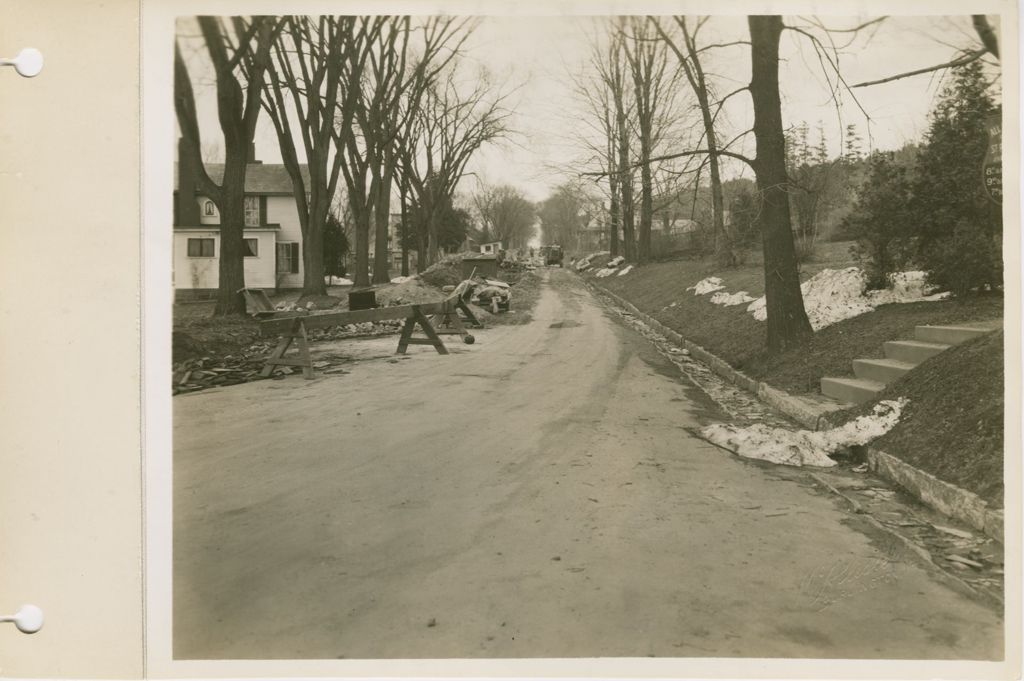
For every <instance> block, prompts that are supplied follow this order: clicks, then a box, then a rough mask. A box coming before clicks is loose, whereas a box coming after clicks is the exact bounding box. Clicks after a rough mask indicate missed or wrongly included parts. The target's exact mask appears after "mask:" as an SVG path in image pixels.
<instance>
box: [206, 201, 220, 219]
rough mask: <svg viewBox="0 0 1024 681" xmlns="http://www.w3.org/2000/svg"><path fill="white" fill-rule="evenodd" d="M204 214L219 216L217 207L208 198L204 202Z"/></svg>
mask: <svg viewBox="0 0 1024 681" xmlns="http://www.w3.org/2000/svg"><path fill="white" fill-rule="evenodd" d="M203 215H204V216H206V217H211V218H212V217H217V207H216V206H214V205H213V201H210V200H209V199H207V200H206V201H204V202H203Z"/></svg>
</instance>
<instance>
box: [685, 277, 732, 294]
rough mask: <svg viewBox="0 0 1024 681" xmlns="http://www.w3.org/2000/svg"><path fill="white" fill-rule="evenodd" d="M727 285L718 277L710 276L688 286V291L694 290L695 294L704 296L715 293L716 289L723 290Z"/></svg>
mask: <svg viewBox="0 0 1024 681" xmlns="http://www.w3.org/2000/svg"><path fill="white" fill-rule="evenodd" d="M724 288H725V286H724V285H723V284H722V280H721V279H720V278H718V277H708V278H707V279H701V280H700V281H698V282H697V283H696V284H694V285H693V286H688V287H687V288H686V290H687V291H693V295H695V296H703V295H707V294H708V293H714V292H715V291H721V290H722V289H724Z"/></svg>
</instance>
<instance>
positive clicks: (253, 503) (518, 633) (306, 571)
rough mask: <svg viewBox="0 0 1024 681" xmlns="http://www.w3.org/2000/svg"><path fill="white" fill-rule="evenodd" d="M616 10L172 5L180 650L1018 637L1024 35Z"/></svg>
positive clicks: (966, 651)
mask: <svg viewBox="0 0 1024 681" xmlns="http://www.w3.org/2000/svg"><path fill="white" fill-rule="evenodd" d="M382 7H387V5H382ZM420 7H421V8H422V7H423V6H420ZM575 9H576V10H577V12H575V13H571V12H564V13H562V14H557V15H550V14H549V15H543V16H529V15H523V14H519V13H510V14H506V15H497V14H496V15H484V14H465V13H463V14H460V13H440V12H438V13H436V14H435V13H423V12H420V13H409V14H400V13H397V12H383V11H382V12H381V13H380V14H356V13H348V14H345V13H341V14H308V15H307V14H300V15H288V14H265V15H263V14H261V15H225V14H200V15H198V16H194V15H183V16H178V17H176V19H174V20H173V53H172V52H171V50H170V49H169V47H170V45H169V44H168V45H166V46H164V45H158V47H159V48H160V49H159V51H157V52H156V54H157V55H158V57H159V59H160V60H162V61H161V62H160V63H161V66H160V68H162V69H164V70H165V71H166V73H167V75H168V78H173V86H171V84H170V82H171V81H168V84H167V85H168V87H167V92H166V95H165V96H163V98H162V99H161V100H160V102H161V104H160V106H162V107H163V109H164V111H163V115H165V116H166V117H167V119H168V125H167V126H165V127H166V129H167V130H168V131H170V130H173V135H167V136H166V139H161V140H160V144H161V145H163V146H161V147H159V148H160V149H164V150H166V153H163V152H161V154H162V155H161V156H159V159H158V163H159V164H160V168H161V172H162V175H161V177H165V178H167V179H171V178H172V177H173V183H171V182H167V183H165V184H160V185H159V187H158V191H159V192H161V195H162V196H163V197H164V199H162V200H163V201H164V202H163V203H162V204H160V205H162V206H166V207H168V208H171V207H173V210H167V211H165V213H166V215H163V217H162V219H163V221H164V223H165V224H166V227H164V226H163V225H161V229H165V231H166V232H167V233H166V234H163V235H162V236H160V241H159V243H160V244H165V245H166V248H164V247H163V246H161V249H162V250H161V252H159V253H157V254H156V256H155V257H156V258H157V260H158V261H159V262H162V263H164V265H162V267H164V268H165V269H166V272H167V273H168V275H169V277H168V278H169V279H171V281H173V284H172V285H171V288H170V289H169V290H168V293H169V295H168V296H167V300H166V301H163V300H162V299H161V301H160V302H159V305H160V308H159V311H158V314H160V315H166V316H167V318H168V319H169V322H168V331H169V334H167V333H165V334H164V340H163V342H165V343H166V344H167V346H168V354H169V355H170V358H169V360H168V366H167V368H168V369H169V371H167V372H164V373H162V374H160V376H161V378H160V379H159V381H158V383H159V385H158V386H157V387H156V388H154V389H155V390H158V391H159V392H160V393H161V394H162V395H164V396H165V398H166V399H167V403H168V404H169V405H170V416H169V417H168V418H169V421H170V425H169V436H168V437H169V442H170V444H169V448H170V463H169V470H170V472H171V475H170V477H169V482H168V484H169V490H170V491H169V495H170V496H169V504H168V505H169V506H170V508H171V511H170V520H169V527H170V530H171V533H172V535H173V539H172V540H170V541H171V543H170V560H169V562H170V567H169V568H168V569H169V571H170V584H171V586H170V596H169V598H170V623H171V624H170V651H171V653H170V654H171V657H172V659H173V660H174V661H197V660H198V661H223V660H250V661H253V660H285V661H297V660H451V659H479V660H511V659H524V660H525V659H531V658H533V659H551V658H560V659H580V658H588V659H589V658H622V659H627V658H632V659H635V658H684V659H693V660H696V659H722V658H725V659H727V660H742V659H789V660H863V661H868V660H884V661H894V660H901V661H909V660H921V661H928V660H941V661H984V662H1001V661H1003V660H1004V659H1008V657H1007V656H1008V654H1009V653H1010V652H1011V651H1009V650H1008V649H1007V644H1006V638H1005V633H1006V632H1005V631H1004V624H1005V623H1006V621H1007V618H1008V617H1009V615H1008V614H1007V613H1008V612H1010V613H1013V612H1019V611H1017V610H1016V609H1014V610H1011V611H1007V610H1006V606H1007V602H1008V599H1007V593H1008V589H1007V585H1006V584H1005V583H1004V581H1005V580H1007V578H1006V572H1005V570H1006V569H1007V567H1006V566H1007V565H1010V568H1011V579H1016V577H1019V574H1018V575H1014V574H1013V572H1012V569H1014V568H1015V569H1017V570H1019V564H1017V565H1014V562H1015V560H1016V559H1015V558H1012V559H1011V555H1012V556H1015V555H1016V550H1017V549H1014V550H1013V551H1010V552H1008V551H1007V550H1006V549H1004V543H1005V542H1006V539H1005V538H1004V491H1005V490H1004V470H1006V469H1005V468H1004V451H1005V452H1011V454H1012V455H1013V456H1014V458H1015V461H1014V462H1013V464H1012V465H1013V466H1019V462H1018V461H1016V459H1019V454H1020V452H1019V451H1014V449H1011V448H1009V447H1008V441H1007V440H1006V437H1007V435H1006V433H1007V430H1006V421H1007V418H1005V417H1004V412H1005V411H1006V410H1007V409H1008V408H1009V409H1010V411H1008V412H1006V413H1008V414H1009V418H1010V419H1012V420H1016V419H1018V418H1019V410H1020V405H1019V403H1018V402H1017V400H1018V399H1019V397H1018V396H1017V395H1016V392H1015V391H1016V387H1015V386H1016V385H1017V378H1016V375H1017V373H1019V369H1017V368H1014V369H1013V372H1014V373H1013V377H1012V381H1011V383H1010V384H1009V385H1011V386H1014V387H1013V389H1012V390H1011V391H1010V392H1009V393H1008V392H1007V383H1006V379H1007V370H1006V366H1007V365H1006V359H1005V358H1006V357H1007V356H1008V352H1016V351H1017V350H1016V349H1015V348H1019V332H1020V329H1019V324H1020V322H1019V310H1018V309H1017V308H1018V307H1019V291H1018V290H1017V288H1018V284H1017V282H1018V279H1017V277H1018V276H1019V274H1013V272H1014V271H1015V270H1018V269H1019V267H1020V254H1019V253H1018V252H1017V251H1016V250H1011V249H1006V251H1005V252H1004V195H1003V165H1002V140H1003V126H1004V121H1007V123H1006V125H1007V128H1008V129H1010V130H1012V131H1014V132H1013V133H1012V135H1013V137H1012V139H1013V140H1014V143H1015V144H1016V132H1015V131H1016V130H1017V119H1018V117H1019V113H1018V102H1017V101H1016V96H1017V90H1016V83H1015V82H1014V83H1013V85H1012V87H1011V86H1010V85H1007V84H1006V80H1005V79H1004V76H1003V69H1004V58H1005V54H1004V52H1006V50H1007V49H1009V50H1010V51H1011V52H1012V54H1013V59H1014V61H1016V59H1017V56H1016V55H1017V52H1016V40H1017V37H1016V35H1015V33H1012V34H1011V36H1010V37H1008V38H1007V37H1006V36H1004V33H1003V31H1004V25H1003V22H1002V21H1001V17H1000V15H998V14H988V15H984V14H978V15H968V14H959V15H946V14H943V15H934V16H896V15H887V14H884V13H878V14H876V15H861V14H857V13H855V12H854V8H853V7H850V6H843V7H842V9H846V10H848V11H847V12H846V13H845V14H841V13H835V14H829V15H814V14H750V15H745V14H710V15H709V14H696V13H694V14H685V13H684V14H668V13H653V14H642V13H640V12H639V11H638V12H637V13H631V14H622V13H609V12H608V11H607V8H600V9H599V8H598V7H596V6H595V8H594V9H593V11H590V12H588V13H579V12H578V10H579V9H580V6H579V5H577V6H576V7H575ZM622 9H623V8H620V10H622ZM281 11H288V10H287V9H286V8H285V7H284V6H283V5H282V6H281ZM338 11H340V12H344V11H345V5H344V3H341V4H339V5H338ZM429 11H430V12H434V11H437V10H434V9H431V10H429ZM677 11H679V12H686V11H687V9H686V6H685V5H682V4H680V5H679V9H678V10H677ZM1014 11H1016V10H1014ZM1013 30H1014V31H1015V24H1014V28H1013ZM1008 45H1009V48H1008ZM150 54H152V53H150ZM172 62H173V72H172V68H171V64H172ZM1016 73H1017V69H1016V64H1015V63H1014V64H1013V65H1012V74H1013V77H1014V78H1016ZM1004 86H1006V89H1007V97H1006V101H1005V102H1004ZM172 90H173V92H172ZM1011 94H1012V96H1011ZM1010 158H1011V159H1012V161H1008V163H1011V162H1012V163H1018V160H1017V156H1016V149H1014V150H1013V155H1012V156H1011V157H1010ZM1008 177H1013V178H1016V174H1013V175H1010V176H1008ZM1018 200H1019V197H1018V196H1017V188H1016V187H1015V186H1014V185H1012V184H1011V186H1010V189H1009V190H1008V191H1007V197H1006V201H1007V202H1008V208H1007V210H1009V206H1010V205H1012V206H1017V205H1018V204H1017V201H1018ZM1014 210H1016V208H1014ZM172 214H173V217H172ZM1007 215H1009V216H1010V219H1012V220H1014V221H1016V220H1017V218H1016V215H1015V214H1011V213H1009V212H1007ZM1010 219H1008V220H1007V222H1010ZM147 229H152V228H151V227H148V228H147ZM1006 229H1007V231H1013V232H1017V231H1019V223H1018V222H1013V223H1010V224H1007V225H1006ZM153 243H156V242H153ZM1014 243H1016V242H1014ZM1006 273H1009V274H1007V275H1006V276H1007V277H1008V278H1006V279H1004V274H1006ZM1010 275H1012V278H1009V277H1010ZM1004 282H1012V283H1004ZM1006 301H1009V303H1006ZM168 308H170V309H168ZM1004 311H1005V312H1006V328H1007V329H1008V332H1007V335H1008V338H1007V344H1008V345H1007V347H1008V348H1009V350H1004ZM167 336H169V337H167ZM168 374H169V375H168ZM168 378H170V380H171V384H170V386H167V384H166V380H167V379H168ZM168 393H170V395H169V396H168ZM1007 395H1009V396H1008V397H1007ZM1014 410H1015V411H1014ZM1014 432H1017V431H1016V430H1015V431H1014ZM1012 470H1014V471H1016V470H1017V468H1013V469H1012ZM1007 479H1008V478H1007ZM1016 484H1017V481H1016V479H1014V480H1012V481H1011V484H1010V485H1009V487H1011V488H1012V486H1013V485H1016ZM1017 493H1019V490H1012V489H1011V492H1010V494H1011V495H1013V494H1017ZM1012 499H1019V494H1018V496H1013V497H1012ZM154 503H155V502H154ZM1015 503H1017V502H1014V504H1015ZM1006 509H1008V510H1010V512H1011V513H1015V512H1016V511H1015V510H1013V509H1014V507H1012V506H1010V505H1006ZM1011 523H1012V526H1013V527H1014V528H1016V530H1018V531H1019V525H1018V524H1016V519H1014V518H1011ZM1011 541H1016V539H1015V538H1012V537H1011ZM1007 546H1009V544H1007ZM1014 546H1016V544H1014ZM1009 593H1010V594H1011V596H1012V594H1017V596H1019V590H1018V589H1016V587H1014V588H1013V589H1010V590H1009ZM1014 607H1015V608H1016V606H1014ZM1016 654H1017V653H1014V654H1013V655H1016ZM1011 657H1012V656H1011Z"/></svg>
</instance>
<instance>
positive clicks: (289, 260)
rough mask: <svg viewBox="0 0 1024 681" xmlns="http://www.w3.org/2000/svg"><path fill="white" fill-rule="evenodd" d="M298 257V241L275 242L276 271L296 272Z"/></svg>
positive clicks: (280, 272) (297, 270) (281, 272)
mask: <svg viewBox="0 0 1024 681" xmlns="http://www.w3.org/2000/svg"><path fill="white" fill-rule="evenodd" d="M299 257H300V256H299V244H298V242H295V241H292V242H286V243H279V244H277V273H278V274H298V273H299Z"/></svg>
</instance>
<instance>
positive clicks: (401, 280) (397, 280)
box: [391, 277, 415, 284]
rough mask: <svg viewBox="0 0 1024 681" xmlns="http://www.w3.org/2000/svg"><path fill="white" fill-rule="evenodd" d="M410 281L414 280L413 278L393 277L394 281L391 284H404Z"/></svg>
mask: <svg viewBox="0 0 1024 681" xmlns="http://www.w3.org/2000/svg"><path fill="white" fill-rule="evenodd" d="M411 279H415V277H395V278H394V279H392V280H391V283H392V284H404V283H405V282H407V281H410V280H411Z"/></svg>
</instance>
